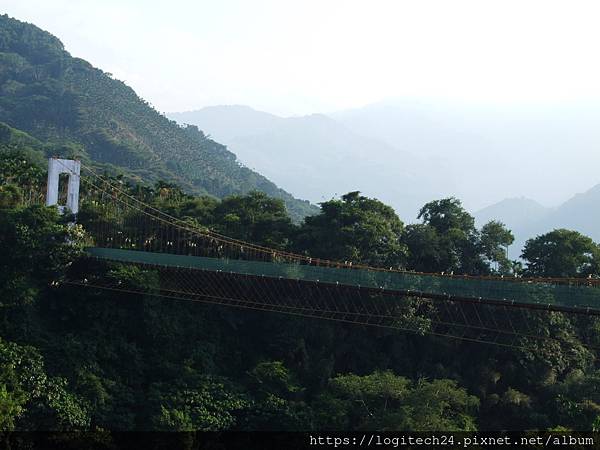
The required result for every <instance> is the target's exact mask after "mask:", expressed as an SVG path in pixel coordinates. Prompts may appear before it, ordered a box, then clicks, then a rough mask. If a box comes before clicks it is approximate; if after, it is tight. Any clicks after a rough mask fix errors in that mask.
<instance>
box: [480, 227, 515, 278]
mask: <svg viewBox="0 0 600 450" xmlns="http://www.w3.org/2000/svg"><path fill="white" fill-rule="evenodd" d="M514 241H515V237H514V236H513V234H512V232H511V231H510V230H508V229H507V228H506V227H505V226H504V224H503V223H502V222H498V221H495V220H492V221H491V222H488V223H486V224H485V225H484V226H483V227H482V228H481V232H480V244H481V252H482V253H483V255H484V257H485V258H486V260H487V261H488V262H490V263H495V264H496V269H495V271H496V272H499V273H501V274H508V273H510V272H511V271H512V270H513V267H514V266H513V263H512V261H510V260H509V259H508V257H507V256H506V248H507V247H508V246H509V245H510V244H512V243H513V242H514Z"/></svg>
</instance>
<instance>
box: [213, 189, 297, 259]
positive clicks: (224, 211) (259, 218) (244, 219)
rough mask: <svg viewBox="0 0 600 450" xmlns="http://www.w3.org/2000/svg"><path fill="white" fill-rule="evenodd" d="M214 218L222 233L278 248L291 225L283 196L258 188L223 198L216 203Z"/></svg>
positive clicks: (288, 233)
mask: <svg viewBox="0 0 600 450" xmlns="http://www.w3.org/2000/svg"><path fill="white" fill-rule="evenodd" d="M214 221H215V228H216V229H217V231H219V232H220V233H222V234H225V235H227V236H231V237H235V238H237V239H241V240H244V241H247V242H252V243H254V244H259V245H264V246H267V247H275V248H280V249H284V248H286V247H287V245H288V239H289V236H290V235H291V234H292V229H293V225H292V221H291V219H290V217H289V216H288V213H287V211H286V209H285V204H284V202H283V200H279V199H274V198H270V197H268V196H267V195H266V194H264V193H262V192H257V191H253V192H250V193H249V194H247V195H233V196H230V197H226V198H224V199H223V200H222V201H221V203H219V204H218V205H217V206H216V207H215V210H214Z"/></svg>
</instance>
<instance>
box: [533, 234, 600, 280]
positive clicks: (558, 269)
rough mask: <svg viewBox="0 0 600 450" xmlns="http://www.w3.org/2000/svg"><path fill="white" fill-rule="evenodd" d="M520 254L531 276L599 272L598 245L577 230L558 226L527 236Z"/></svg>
mask: <svg viewBox="0 0 600 450" xmlns="http://www.w3.org/2000/svg"><path fill="white" fill-rule="evenodd" d="M521 257H522V258H523V259H524V260H525V261H526V267H525V274H526V275H527V276H531V277H585V276H589V275H594V276H597V275H600V248H599V247H598V245H597V244H596V243H594V241H592V239H591V238H589V237H587V236H584V235H582V234H581V233H578V232H577V231H571V230H565V229H558V230H554V231H551V232H549V233H546V234H543V235H541V236H538V237H536V238H533V239H529V240H528V241H527V242H526V243H525V247H524V248H523V253H522V255H521Z"/></svg>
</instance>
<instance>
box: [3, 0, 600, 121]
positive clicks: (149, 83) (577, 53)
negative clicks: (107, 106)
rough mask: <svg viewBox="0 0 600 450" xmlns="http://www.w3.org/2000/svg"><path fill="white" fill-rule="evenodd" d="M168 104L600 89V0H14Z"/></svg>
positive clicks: (469, 97) (279, 105) (9, 5)
mask: <svg viewBox="0 0 600 450" xmlns="http://www.w3.org/2000/svg"><path fill="white" fill-rule="evenodd" d="M0 10H1V11H2V12H5V13H8V14H9V15H10V16H13V17H16V18H18V19H20V20H25V21H28V22H32V23H34V24H36V25H38V26H40V27H42V28H44V29H46V30H48V31H50V32H52V33H53V34H55V35H57V36H58V37H59V38H60V39H61V40H62V41H63V43H64V44H65V46H66V48H67V50H69V51H70V52H71V53H72V54H73V55H75V56H79V57H82V58H84V59H87V60H88V61H90V62H91V63H92V64H94V65H96V66H98V67H100V68H102V69H104V70H105V71H108V72H111V73H113V74H114V76H115V77H116V78H119V79H122V80H124V81H125V82H127V83H128V84H129V85H131V86H132V87H133V88H134V89H136V91H137V92H138V93H139V94H140V95H141V96H142V97H144V98H145V99H147V100H148V101H150V102H151V103H152V104H153V105H154V106H155V107H156V108H157V109H159V110H160V111H168V112H171V111H181V110H189V109H196V108H199V107H202V106H207V105H214V104H247V105H251V106H253V107H255V108H258V109H263V110H266V111H270V112H274V113H279V114H305V113H310V112H327V111H332V110H338V109H345V108H349V107H357V106H362V105H364V104H367V103H371V102H375V101H378V100H381V99H383V98H389V97H403V96H411V97H443V98H451V99H460V100H465V101H482V102H521V101H534V102H537V101H543V102H546V101H557V100H571V99H579V98H590V97H595V98H600V82H599V80H600V58H598V48H597V46H598V43H599V42H600V27H599V26H598V20H599V13H600V2H595V1H589V2H582V1H576V0H568V1H567V0H566V1H560V2H555V1H549V0H544V1H525V0H519V1H509V0H501V1H485V0H474V1H460V0H451V1H450V0H443V1H426V0H414V1H411V2H408V1H402V0H391V1H378V0H372V1H365V0H360V1H354V0H315V1H313V0H273V1H268V0H211V1H202V0H200V1H198V0H196V1H185V0H170V1H149V0H143V1H142V0H95V1H90V0H77V1H69V0H52V1H48V0H26V1H23V0H2V6H0Z"/></svg>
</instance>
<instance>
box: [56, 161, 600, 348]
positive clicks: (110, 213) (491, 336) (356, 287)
mask: <svg viewBox="0 0 600 450" xmlns="http://www.w3.org/2000/svg"><path fill="white" fill-rule="evenodd" d="M80 171H81V176H80ZM48 172H49V174H48V197H47V204H56V202H57V197H58V195H57V194H56V181H55V180H56V177H57V174H58V173H67V174H69V175H70V179H69V189H70V190H69V192H68V195H67V199H68V201H67V204H66V205H65V206H66V207H67V208H68V209H70V210H71V211H72V212H78V213H79V214H78V216H77V221H78V223H80V224H81V225H82V226H83V227H84V229H85V230H86V231H87V233H88V235H89V236H90V238H89V239H90V242H89V246H88V247H87V249H86V252H87V254H86V255H87V256H86V258H87V260H88V261H89V262H90V264H86V263H85V261H83V262H82V264H81V265H78V264H73V266H72V270H71V273H70V278H69V280H68V281H67V284H68V285H78V286H81V287H85V288H87V289H89V288H95V289H104V290H116V291H121V292H129V293H131V294H135V295H137V296H138V297H139V296H157V297H162V298H164V299H166V300H180V301H193V302H201V303H207V304H212V305H223V306H230V307H236V308H243V309H246V310H256V311H271V312H279V313H285V314H288V315H296V316H303V317H312V318H319V319H326V320H330V321H337V322H344V323H351V324H357V325H365V326H373V327H383V328H390V329H396V330H402V331H406V332H411V333H415V334H419V335H433V336H440V337H449V338H456V339H460V340H464V341H474V342H485V343H492V344H497V345H507V346H511V347H522V348H530V349H531V348H532V346H536V345H541V344H539V343H540V342H542V341H548V340H551V341H554V342H555V343H557V344H560V345H569V344H568V341H569V339H568V338H565V337H564V336H558V335H556V336H555V335H554V334H553V333H552V330H551V329H547V328H546V329H545V330H544V331H540V326H541V324H542V323H547V322H548V321H547V320H544V319H545V318H547V316H548V314H560V315H563V316H564V317H566V318H567V319H568V320H570V321H571V322H572V323H573V324H574V325H576V327H574V328H577V326H582V327H585V326H588V324H589V323H590V322H591V321H593V320H595V316H597V315H600V282H599V281H598V280H589V279H574V278H571V279H523V278H511V277H504V278H501V277H481V276H477V277H475V276H464V275H454V274H446V275H441V274H432V273H415V272H409V271H402V270H393V269H389V268H378V267H369V266H364V265H360V264H349V263H347V262H340V261H331V260H323V259H317V258H311V257H309V256H307V255H302V254H295V253H291V252H286V251H282V250H278V249H273V248H267V247H264V246H260V245H256V244H253V243H250V242H245V241H241V240H239V239H235V238H232V237H229V236H224V235H221V234H219V233H216V232H214V231H212V230H210V229H209V228H207V227H204V226H202V225H199V224H198V223H197V222H196V221H195V220H194V219H193V218H179V217H174V216H172V215H169V214H167V213H165V212H164V211H161V210H159V209H157V208H156V207H155V206H153V205H150V204H148V203H146V202H144V200H143V199H141V198H139V197H136V195H134V194H133V193H132V192H133V191H131V190H128V189H127V188H126V187H124V186H123V185H122V184H120V183H118V182H116V181H115V180H114V179H111V178H110V177H107V176H102V175H99V174H98V173H96V172H95V171H94V170H93V169H92V168H90V167H87V166H86V165H84V164H82V163H80V162H79V161H73V160H63V159H57V158H53V159H51V160H50V165H49V171H48ZM80 180H81V198H79V190H78V189H79V181H80ZM78 200H81V204H76V203H74V202H77V201H78ZM63 209H64V208H63ZM98 264H100V265H101V266H102V267H103V269H101V270H100V272H98ZM124 265H125V266H129V267H135V268H136V270H138V271H139V273H142V274H149V275H152V276H151V277H147V279H153V280H155V281H156V282H155V283H153V284H152V285H151V286H150V285H141V284H139V283H136V282H132V281H131V280H128V279H127V278H126V277H124V276H122V275H118V273H120V272H119V271H118V270H114V269H115V268H118V267H123V266H124ZM92 266H93V267H94V268H95V269H94V270H96V272H94V273H91V272H89V267H92ZM86 268H87V269H86ZM86 270H87V272H86ZM121 272H124V271H121ZM98 273H101V274H102V275H101V276H100V275H98ZM590 345H591V344H590ZM533 348H535V347H533Z"/></svg>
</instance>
